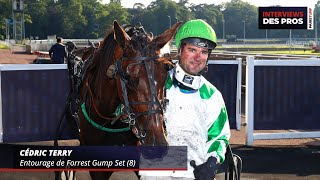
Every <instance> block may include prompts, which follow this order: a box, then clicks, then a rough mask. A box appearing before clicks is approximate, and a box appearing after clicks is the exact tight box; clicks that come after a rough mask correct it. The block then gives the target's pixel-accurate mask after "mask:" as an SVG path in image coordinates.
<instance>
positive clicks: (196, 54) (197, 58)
mask: <svg viewBox="0 0 320 180" xmlns="http://www.w3.org/2000/svg"><path fill="white" fill-rule="evenodd" d="M194 59H195V60H198V61H199V60H200V52H196V53H195V54H194Z"/></svg>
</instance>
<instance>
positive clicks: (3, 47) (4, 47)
mask: <svg viewBox="0 0 320 180" xmlns="http://www.w3.org/2000/svg"><path fill="white" fill-rule="evenodd" d="M0 49H9V47H8V46H6V45H3V44H0Z"/></svg>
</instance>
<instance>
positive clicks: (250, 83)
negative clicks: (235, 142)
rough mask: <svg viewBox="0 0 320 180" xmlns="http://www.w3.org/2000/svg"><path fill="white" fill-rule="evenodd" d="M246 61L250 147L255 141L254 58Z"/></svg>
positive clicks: (248, 142)
mask: <svg viewBox="0 0 320 180" xmlns="http://www.w3.org/2000/svg"><path fill="white" fill-rule="evenodd" d="M246 61H247V67H246V124H247V126H246V134H247V141H246V145H249V146H250V145H252V144H253V140H254V137H253V131H254V119H253V118H254V56H247V58H246Z"/></svg>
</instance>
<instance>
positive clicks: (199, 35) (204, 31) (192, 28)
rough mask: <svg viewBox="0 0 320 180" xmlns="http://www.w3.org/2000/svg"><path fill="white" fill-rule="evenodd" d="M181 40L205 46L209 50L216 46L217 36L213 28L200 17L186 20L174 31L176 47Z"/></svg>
mask: <svg viewBox="0 0 320 180" xmlns="http://www.w3.org/2000/svg"><path fill="white" fill-rule="evenodd" d="M181 41H182V42H186V43H190V44H194V45H196V46H199V47H205V48H208V49H210V50H212V49H214V48H215V47H216V46H217V36H216V33H215V31H214V30H213V28H212V27H211V26H210V25H209V24H208V23H207V22H205V21H204V20H202V19H195V20H190V21H187V22H186V23H185V24H183V25H182V26H181V27H180V28H179V30H178V31H177V33H176V37H175V42H176V46H177V48H179V47H180V45H181Z"/></svg>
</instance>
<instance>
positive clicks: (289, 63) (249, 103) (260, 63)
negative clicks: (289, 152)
mask: <svg viewBox="0 0 320 180" xmlns="http://www.w3.org/2000/svg"><path fill="white" fill-rule="evenodd" d="M246 60H247V67H246V116H245V117H246V123H247V127H246V131H247V132H246V133H247V139H246V144H247V145H252V144H253V141H254V140H259V139H260V140H263V139H288V138H316V137H320V131H318V130H309V129H306V128H305V126H308V127H310V124H306V122H305V121H306V119H303V118H300V119H298V120H297V121H299V122H294V118H292V119H291V118H290V120H292V121H291V122H289V123H299V127H300V129H299V130H293V132H279V133H257V132H255V131H254V130H255V128H254V127H255V123H256V122H257V121H259V119H255V118H257V117H258V116H257V115H256V114H255V113H256V111H255V109H256V108H257V105H256V104H255V93H256V91H255V88H257V86H256V85H255V84H256V83H257V81H259V80H255V75H256V72H257V70H255V67H266V68H268V67H313V68H314V69H313V71H314V70H317V73H318V72H319V71H318V67H319V66H320V61H319V60H310V59H305V60H255V59H254V57H253V56H249V57H247V59H246ZM315 67H316V69H315ZM319 68H320V67H319ZM256 69H257V68H256ZM260 70H261V69H260ZM291 70H292V68H291ZM293 71H295V70H293ZM303 71H304V72H308V70H306V69H304V70H303ZM303 71H301V70H296V73H297V74H298V75H299V76H300V75H301V76H302V75H303V74H302V73H301V72H303ZM274 73H277V72H274ZM299 73H301V74H299ZM273 75H274V74H273ZM270 76H272V74H271V75H270ZM274 76H275V77H276V78H287V79H289V78H291V77H289V76H286V77H280V76H279V74H278V76H277V75H274ZM301 79H302V78H301ZM301 79H300V81H301ZM310 79H312V80H314V79H316V77H312V78H311V76H309V79H308V77H306V78H305V79H302V81H304V82H306V81H310ZM260 80H261V79H260ZM265 80H266V79H265ZM289 81H290V83H292V84H296V82H295V81H298V80H296V79H292V78H291V79H290V80H289ZM284 83H288V81H287V82H285V81H284ZM309 83H314V85H317V83H319V82H317V81H312V82H309ZM288 84H289V83H288ZM288 84H287V85H288ZM317 87H318V85H317ZM317 87H315V90H317V89H318V88H317ZM277 88H279V87H277V84H274V85H273V86H272V87H271V88H270V89H271V90H270V91H266V92H267V93H268V92H271V91H272V89H273V90H275V91H281V90H279V89H277ZM291 88H297V87H291ZM305 88H306V90H309V89H312V88H309V87H305ZM302 89H303V88H302ZM267 93H266V94H264V96H265V98H266V99H267V98H271V97H270V96H269V94H267ZM285 94H286V93H285ZM288 94H289V93H288ZM300 94H302V96H305V97H303V98H301V97H297V96H295V97H289V98H291V101H294V98H296V99H297V98H300V99H302V100H303V99H306V98H307V97H308V96H309V95H311V93H309V94H308V93H305V94H303V93H300ZM312 95H314V94H312ZM318 97H320V91H318V93H316V96H315V97H308V98H309V99H310V98H311V99H312V98H315V99H314V101H317V98H318ZM281 98H282V97H278V99H279V100H281ZM310 102H311V101H310ZM288 103H289V104H291V106H292V107H294V106H297V104H293V103H292V102H288ZM318 104H319V103H317V102H316V105H317V106H318ZM277 105H278V104H277V103H275V104H269V105H268V106H273V107H272V108H275V109H277V108H279V109H280V108H281V107H277ZM258 106H259V105H258ZM317 111H319V110H317ZM278 113H279V112H278ZM280 113H281V112H280ZM282 113H285V112H282ZM290 113H295V112H292V111H291V112H290ZM298 113H300V112H297V114H298ZM301 113H302V114H303V113H306V114H305V115H306V116H307V113H308V114H310V113H312V114H315V112H301ZM318 119H319V117H313V121H317V120H318ZM283 120H285V119H283ZM308 120H310V118H309V119H308ZM318 124H319V123H318ZM311 126H312V125H311ZM276 128H278V127H276Z"/></svg>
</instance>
